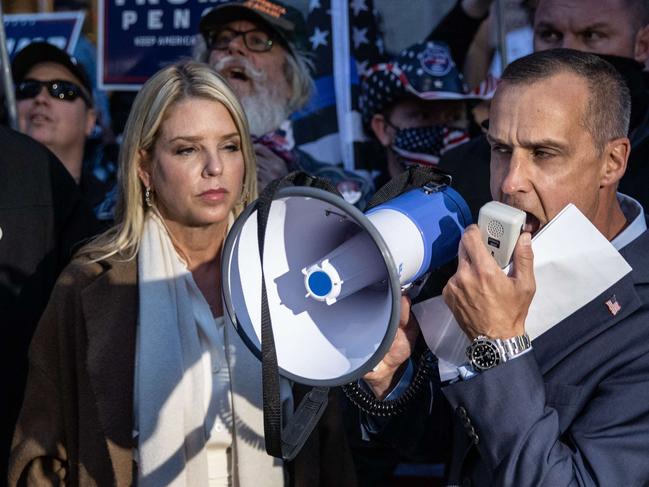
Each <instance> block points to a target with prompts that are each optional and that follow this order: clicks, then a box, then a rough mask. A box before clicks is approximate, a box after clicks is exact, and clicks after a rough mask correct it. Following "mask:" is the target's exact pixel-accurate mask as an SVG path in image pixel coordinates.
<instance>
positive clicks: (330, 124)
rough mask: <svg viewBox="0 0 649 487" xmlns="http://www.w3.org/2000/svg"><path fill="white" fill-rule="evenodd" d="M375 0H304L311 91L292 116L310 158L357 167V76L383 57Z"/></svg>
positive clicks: (297, 136) (360, 137) (359, 135)
mask: <svg viewBox="0 0 649 487" xmlns="http://www.w3.org/2000/svg"><path fill="white" fill-rule="evenodd" d="M378 25H379V17H378V11H377V10H376V9H375V7H374V0H350V1H348V0H309V7H308V15H307V28H308V30H309V34H310V37H309V42H310V46H309V47H310V48H311V52H312V53H313V56H314V58H313V61H314V64H315V68H316V72H315V75H314V78H315V83H316V93H315V95H314V97H313V99H312V100H311V102H310V103H309V105H308V106H307V107H306V108H305V109H304V110H303V111H301V112H299V113H297V114H295V115H294V116H293V130H294V137H295V140H296V142H297V143H298V145H299V146H300V148H301V149H302V150H304V151H306V152H308V153H309V154H311V155H312V156H313V157H314V158H316V159H318V160H320V161H322V162H326V163H330V164H339V163H342V164H343V166H344V167H345V169H349V170H353V169H358V168H359V166H358V164H357V159H359V156H358V155H359V153H360V151H361V150H362V141H363V140H364V139H365V136H364V134H363V128H362V123H361V116H360V112H359V109H358V95H359V91H360V77H361V76H362V74H363V73H364V72H365V70H366V69H367V68H368V67H369V66H371V65H373V64H376V63H378V62H380V61H382V60H384V58H385V54H384V48H383V37H382V35H381V33H380V31H379V28H378Z"/></svg>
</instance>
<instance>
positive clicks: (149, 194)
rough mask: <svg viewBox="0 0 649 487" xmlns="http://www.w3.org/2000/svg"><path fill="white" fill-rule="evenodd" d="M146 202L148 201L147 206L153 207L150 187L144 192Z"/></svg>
mask: <svg viewBox="0 0 649 487" xmlns="http://www.w3.org/2000/svg"><path fill="white" fill-rule="evenodd" d="M144 201H146V205H147V206H153V203H152V202H151V188H149V187H147V188H146V191H144Z"/></svg>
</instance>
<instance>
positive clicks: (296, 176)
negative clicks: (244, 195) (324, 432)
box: [257, 172, 335, 460]
mask: <svg viewBox="0 0 649 487" xmlns="http://www.w3.org/2000/svg"><path fill="white" fill-rule="evenodd" d="M299 180H302V181H304V182H303V184H302V185H308V186H314V187H320V188H321V189H329V186H331V183H329V182H327V181H325V180H322V179H320V178H312V177H310V176H308V175H306V174H305V173H300V172H293V173H290V174H289V175H287V176H286V177H284V178H282V179H276V180H274V181H272V182H271V183H270V184H269V185H268V186H266V188H265V189H264V191H262V193H261V194H260V195H259V199H258V200H257V240H258V245H259V261H260V263H261V356H262V396H263V401H264V441H265V443H266V452H267V453H268V454H269V455H272V456H274V457H276V458H283V459H284V460H292V459H293V458H295V456H296V455H297V454H298V453H299V451H300V449H301V448H302V446H303V445H304V442H305V441H306V440H307V438H308V437H309V435H310V434H311V431H313V428H315V426H316V425H317V423H318V420H319V419H320V417H321V416H322V413H323V412H324V410H325V408H326V406H327V397H328V391H329V389H328V388H326V387H314V388H313V390H311V391H310V392H309V393H308V394H307V395H306V396H305V397H304V399H303V400H302V402H300V405H299V406H298V408H297V410H296V411H295V413H294V414H293V416H292V417H291V418H290V420H289V422H288V424H287V425H286V428H285V429H284V428H282V404H281V399H280V394H279V366H278V364H277V352H276V350H275V338H274V336H273V329H272V324H271V318H270V309H269V307H268V295H267V293H266V279H265V277H264V242H265V237H266V224H267V222H268V215H269V214H270V207H271V204H272V202H273V199H274V197H275V194H276V193H277V191H278V190H279V189H281V188H282V187H285V186H288V185H290V184H295V183H296V181H299ZM331 187H332V188H333V186H331ZM329 190H330V189H329ZM330 191H331V190H330ZM333 191H334V192H335V189H333Z"/></svg>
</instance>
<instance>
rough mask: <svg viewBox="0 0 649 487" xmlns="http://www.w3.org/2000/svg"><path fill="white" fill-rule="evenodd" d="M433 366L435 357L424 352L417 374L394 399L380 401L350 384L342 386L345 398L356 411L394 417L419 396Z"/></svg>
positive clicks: (357, 386)
mask: <svg viewBox="0 0 649 487" xmlns="http://www.w3.org/2000/svg"><path fill="white" fill-rule="evenodd" d="M434 366H435V356H434V355H433V353H432V352H431V351H430V350H425V351H424V353H422V355H421V358H420V359H419V364H418V366H417V372H416V373H415V376H414V378H413V379H412V382H411V383H410V384H409V385H408V387H407V388H406V390H405V391H404V392H403V393H402V394H401V395H400V396H399V397H398V398H396V399H393V400H386V401H380V400H378V399H376V398H375V397H374V395H373V394H371V393H370V392H367V391H366V390H364V389H363V388H361V387H360V386H359V385H358V383H356V382H352V383H350V384H346V385H344V386H342V388H343V391H344V392H345V395H346V396H347V398H348V399H349V400H350V401H351V402H352V404H354V405H355V406H356V407H357V408H358V409H360V410H361V411H363V412H364V413H366V414H369V415H372V416H380V417H386V416H396V415H398V414H402V413H404V412H405V411H406V409H407V408H408V405H409V403H410V401H411V400H412V399H414V398H415V397H417V396H418V395H419V394H421V391H423V390H424V387H425V385H426V383H427V382H428V379H429V377H430V376H431V375H432V372H433V370H434Z"/></svg>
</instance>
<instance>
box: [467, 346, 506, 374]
mask: <svg viewBox="0 0 649 487" xmlns="http://www.w3.org/2000/svg"><path fill="white" fill-rule="evenodd" d="M467 352H468V354H467V355H468V356H469V361H470V362H471V365H473V367H474V368H475V369H476V370H480V371H483V370H488V369H491V368H492V367H495V366H496V365H498V364H499V363H500V352H499V351H498V348H496V345H495V344H493V343H491V342H489V341H487V340H476V341H474V342H473V343H472V344H471V346H469V349H468V350H467Z"/></svg>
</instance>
